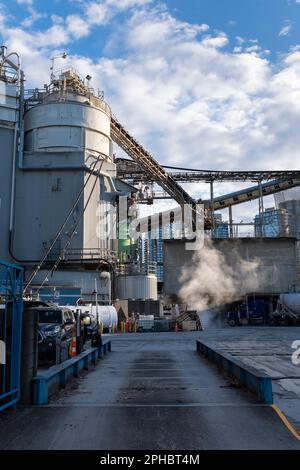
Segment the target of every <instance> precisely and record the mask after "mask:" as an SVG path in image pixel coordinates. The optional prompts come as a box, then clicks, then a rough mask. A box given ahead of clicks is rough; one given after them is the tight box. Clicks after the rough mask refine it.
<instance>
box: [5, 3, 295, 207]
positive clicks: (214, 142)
mask: <svg viewBox="0 0 300 470" xmlns="http://www.w3.org/2000/svg"><path fill="white" fill-rule="evenodd" d="M299 24H300V0H184V1H183V0H165V1H164V2H161V1H158V0H84V1H83V0H82V1H81V0H69V1H68V0H53V1H50V0H9V1H6V0H0V39H1V42H5V43H6V44H7V46H8V47H9V49H10V50H16V51H17V52H19V53H20V55H21V59H22V64H23V68H24V70H25V73H26V76H27V87H42V86H43V84H44V83H46V82H48V81H49V68H50V60H49V59H50V57H52V56H53V55H56V54H59V53H61V52H63V51H66V52H67V53H68V59H67V60H66V61H62V60H61V61H57V67H58V68H60V67H64V66H73V67H75V68H76V69H77V70H78V71H79V72H80V73H81V74H82V76H86V75H87V74H90V75H91V76H92V77H93V79H92V84H93V86H94V87H95V88H99V89H103V90H104V91H105V96H106V100H107V101H108V102H109V104H110V105H111V107H112V109H113V112H114V113H115V114H116V115H117V117H119V119H120V120H121V121H122V123H123V124H124V125H125V126H126V127H127V128H128V129H129V130H130V131H131V132H132V133H133V134H134V135H135V136H136V137H137V138H138V140H140V141H141V142H142V143H143V144H144V146H145V147H147V148H148V149H149V150H150V151H152V152H153V154H154V155H155V156H156V158H157V159H158V160H159V161H160V162H162V163H165V164H174V165H176V164H177V165H179V166H187V167H192V168H195V167H198V168H203V169H228V170H230V169H232V170H241V169H264V170H265V169H299V148H300V133H299V124H300V28H299ZM232 189H233V188H232V186H231V187H225V186H224V185H220V187H218V188H216V194H218V193H219V194H220V193H223V192H225V191H230V190H232ZM236 189H238V187H236ZM189 191H190V192H193V193H194V194H195V195H198V196H199V197H200V196H201V197H205V196H206V192H207V188H205V187H204V188H200V187H199V185H197V186H193V185H191V186H189ZM256 210H257V208H255V211H256Z"/></svg>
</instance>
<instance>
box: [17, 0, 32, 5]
mask: <svg viewBox="0 0 300 470" xmlns="http://www.w3.org/2000/svg"><path fill="white" fill-rule="evenodd" d="M17 3H19V5H32V4H33V0H17Z"/></svg>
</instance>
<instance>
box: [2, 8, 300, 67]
mask: <svg viewBox="0 0 300 470" xmlns="http://www.w3.org/2000/svg"><path fill="white" fill-rule="evenodd" d="M0 3H1V4H2V5H4V6H5V7H6V11H7V12H8V14H9V15H11V17H10V24H11V25H15V26H17V25H20V24H21V23H22V21H24V19H26V18H28V17H30V15H31V13H30V10H31V9H32V10H33V9H34V11H35V12H38V13H39V15H40V17H39V18H37V20H36V21H35V22H34V23H32V25H31V27H29V28H27V29H29V30H30V29H31V30H32V31H37V30H39V29H46V28H47V27H49V26H50V25H51V16H52V15H57V16H61V17H67V16H68V15H70V14H78V15H82V12H83V6H82V3H86V2H81V1H76V0H69V1H68V0H67V1H64V0H35V1H34V0H33V1H32V2H31V1H30V0H23V1H22V0H20V1H19V2H18V1H17V0H2V2H0ZM99 3H101V2H99ZM155 3H156V4H159V3H161V2H158V1H157V2H155V1H154V2H153V4H155ZM163 3H164V4H165V5H166V6H167V8H168V9H169V11H170V12H171V13H172V14H173V15H174V16H175V17H176V18H178V19H179V20H182V21H187V22H189V23H200V24H201V23H206V24H209V25H210V26H211V28H213V29H215V30H217V31H224V32H225V33H226V34H228V35H229V36H230V43H229V46H228V47H229V48H230V47H234V46H235V38H236V37H237V36H238V37H242V38H245V39H246V40H248V41H253V40H258V41H259V43H260V45H261V46H262V47H263V48H264V49H265V50H269V51H270V52H271V57H272V60H273V61H274V62H276V60H277V57H278V54H281V53H284V52H286V51H287V50H288V49H289V47H290V46H291V45H295V44H298V43H300V28H299V26H298V25H299V24H300V2H297V1H296V0H184V1H183V0H165V1H164V2H163ZM128 14H130V12H128V10H127V11H126V10H125V11H124V12H122V13H121V14H120V15H118V17H117V18H115V19H113V20H112V21H111V22H109V23H108V24H106V25H102V26H101V28H95V29H94V30H93V32H92V33H91V35H90V36H89V38H88V39H87V38H82V39H81V40H78V41H75V42H74V44H72V45H69V50H70V51H71V52H73V53H75V52H76V53H77V54H83V53H88V55H89V56H91V57H96V56H98V54H99V46H100V48H102V46H103V48H104V46H105V43H106V41H107V39H108V36H109V35H110V34H111V33H112V32H113V30H114V28H115V26H116V24H120V23H122V22H123V21H124V20H125V18H126V17H127V16H128ZM280 31H282V33H281V35H280V34H279V33H280ZM121 49H122V48H121V47H120V49H119V50H118V49H117V50H113V51H112V50H111V51H110V53H111V54H112V55H115V56H116V55H118V53H119V54H120V53H121V52H122V51H121ZM104 51H105V52H107V50H105V48H104Z"/></svg>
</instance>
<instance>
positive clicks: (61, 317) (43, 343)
mask: <svg viewBox="0 0 300 470" xmlns="http://www.w3.org/2000/svg"><path fill="white" fill-rule="evenodd" d="M38 312H39V339H38V353H39V359H49V360H51V361H53V362H55V359H56V343H57V341H62V342H63V341H65V342H66V343H67V350H68V356H69V357H71V348H72V336H73V334H74V330H75V318H74V314H73V312H72V311H71V310H69V309H66V308H55V307H39V308H38Z"/></svg>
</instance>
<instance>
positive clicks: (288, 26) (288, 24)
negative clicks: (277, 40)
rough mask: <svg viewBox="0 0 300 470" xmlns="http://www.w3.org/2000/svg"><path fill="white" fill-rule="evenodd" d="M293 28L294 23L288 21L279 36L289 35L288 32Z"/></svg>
mask: <svg viewBox="0 0 300 470" xmlns="http://www.w3.org/2000/svg"><path fill="white" fill-rule="evenodd" d="M291 30H292V25H291V23H290V22H288V23H287V24H286V25H284V26H283V27H282V28H281V30H280V31H279V33H278V36H288V34H289V33H290V32H291Z"/></svg>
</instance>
